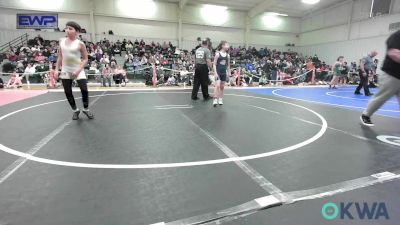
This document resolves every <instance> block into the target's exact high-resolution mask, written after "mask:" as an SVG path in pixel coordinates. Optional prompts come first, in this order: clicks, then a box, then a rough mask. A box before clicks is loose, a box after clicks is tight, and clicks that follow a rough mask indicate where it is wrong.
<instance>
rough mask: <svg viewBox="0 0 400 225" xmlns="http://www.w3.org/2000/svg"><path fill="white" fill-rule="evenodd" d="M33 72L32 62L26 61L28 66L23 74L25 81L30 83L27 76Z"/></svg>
mask: <svg viewBox="0 0 400 225" xmlns="http://www.w3.org/2000/svg"><path fill="white" fill-rule="evenodd" d="M34 73H35V67H33V65H32V63H28V66H27V67H26V69H25V72H24V76H25V79H26V83H27V84H28V85H30V84H31V83H30V82H29V77H30V76H32V75H33V74H34Z"/></svg>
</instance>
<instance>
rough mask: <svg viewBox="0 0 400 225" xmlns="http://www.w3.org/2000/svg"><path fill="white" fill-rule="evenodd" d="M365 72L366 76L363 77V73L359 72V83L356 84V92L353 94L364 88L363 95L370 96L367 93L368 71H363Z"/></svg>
mask: <svg viewBox="0 0 400 225" xmlns="http://www.w3.org/2000/svg"><path fill="white" fill-rule="evenodd" d="M365 72H366V74H367V75H366V76H364V75H363V72H362V71H361V70H360V71H359V73H358V74H359V76H360V83H359V84H358V87H357V89H356V91H355V93H360V91H361V88H364V94H365V95H369V94H371V93H370V92H369V86H368V75H369V70H365Z"/></svg>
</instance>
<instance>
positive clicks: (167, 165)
mask: <svg viewBox="0 0 400 225" xmlns="http://www.w3.org/2000/svg"><path fill="white" fill-rule="evenodd" d="M161 93H163V94H165V93H166V94H175V93H179V94H187V93H188V92H132V93H116V94H105V95H101V96H115V95H128V94H161ZM226 95H227V96H236V97H243V98H253V99H260V100H267V101H273V102H278V103H283V104H287V105H291V106H295V107H298V108H301V109H304V110H306V111H309V112H311V113H313V114H314V115H316V116H317V117H318V118H319V119H320V120H321V122H322V125H321V129H320V130H319V131H318V133H317V134H315V135H314V136H313V137H311V138H309V139H307V140H305V141H303V142H300V143H298V144H295V145H292V146H289V147H286V148H282V149H278V150H274V151H269V152H265V153H260V154H254V155H248V156H241V157H233V158H222V159H213V160H204V161H193V162H180V163H158V164H96V163H79V162H69V161H60V160H53V159H46V158H42V157H37V156H34V155H30V154H27V153H24V152H20V151H17V150H15V149H12V148H9V147H7V146H5V145H2V144H0V150H1V151H3V152H6V153H9V154H12V155H15V156H19V157H23V158H26V159H27V160H31V161H35V162H39V163H45V164H50V165H58V166H66V167H77V168H96V169H155V168H177V167H191V166H202V165H213V164H222V163H229V162H237V161H245V160H252V159H260V158H266V157H270V156H274V155H279V154H283V153H288V152H291V151H294V150H297V149H299V148H302V147H304V146H306V145H309V144H311V143H313V142H315V141H316V140H318V139H319V138H321V137H322V136H323V135H324V134H325V132H326V130H327V128H328V122H327V121H326V120H325V118H324V117H323V116H321V115H320V114H319V113H317V112H315V111H313V110H311V109H309V108H307V107H304V106H301V105H297V104H294V103H290V102H285V101H281V100H277V99H269V98H263V97H257V96H251V95H239V94H226ZM98 96H100V95H95V96H91V97H98ZM63 101H66V100H58V101H52V102H47V103H42V104H38V105H34V106H29V107H26V108H23V109H20V110H16V111H14V112H11V113H8V114H6V115H4V116H2V117H0V121H1V120H3V119H5V118H7V117H9V116H11V115H15V114H17V113H19V112H22V111H25V110H29V109H33V108H37V107H40V106H44V105H49V104H54V103H58V102H63Z"/></svg>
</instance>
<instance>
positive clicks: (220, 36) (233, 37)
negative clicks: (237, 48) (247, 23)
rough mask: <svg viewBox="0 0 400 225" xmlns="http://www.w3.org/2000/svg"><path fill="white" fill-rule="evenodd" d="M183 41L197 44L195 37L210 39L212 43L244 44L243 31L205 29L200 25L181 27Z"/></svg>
mask: <svg viewBox="0 0 400 225" xmlns="http://www.w3.org/2000/svg"><path fill="white" fill-rule="evenodd" d="M182 36H183V40H184V41H190V42H192V43H197V42H196V39H197V37H201V38H207V37H209V38H211V39H212V41H213V42H214V43H217V42H220V41H222V40H226V41H229V42H230V43H231V44H234V45H236V44H240V45H243V44H244V30H243V29H234V28H222V27H207V26H200V25H187V24H185V25H183V32H182Z"/></svg>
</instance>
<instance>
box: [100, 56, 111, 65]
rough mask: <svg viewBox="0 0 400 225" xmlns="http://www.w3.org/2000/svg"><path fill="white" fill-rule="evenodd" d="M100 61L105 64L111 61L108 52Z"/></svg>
mask: <svg viewBox="0 0 400 225" xmlns="http://www.w3.org/2000/svg"><path fill="white" fill-rule="evenodd" d="M100 63H101V64H103V65H106V64H109V63H110V59H109V58H108V55H107V54H104V55H103V58H101V60H100Z"/></svg>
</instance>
